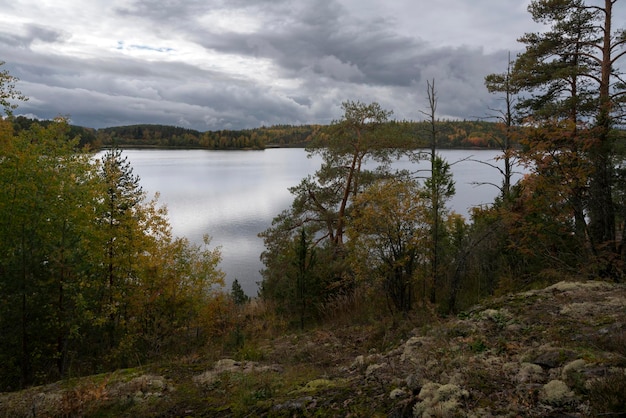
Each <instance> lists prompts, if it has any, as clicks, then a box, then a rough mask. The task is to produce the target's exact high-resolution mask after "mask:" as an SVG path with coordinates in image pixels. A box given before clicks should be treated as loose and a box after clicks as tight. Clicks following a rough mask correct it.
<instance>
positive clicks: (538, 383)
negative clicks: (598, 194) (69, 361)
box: [0, 281, 626, 417]
mask: <svg viewBox="0 0 626 418" xmlns="http://www.w3.org/2000/svg"><path fill="white" fill-rule="evenodd" d="M416 322H418V321H414V322H413V324H412V325H416ZM407 325H411V322H410V321H405V322H404V323H403V324H401V325H398V324H396V325H395V326H396V327H399V328H402V327H405V329H406V331H405V332H396V333H388V332H387V331H386V330H385V329H383V328H382V327H377V326H375V325H374V326H372V325H369V326H364V325H359V326H357V325H355V326H349V325H347V324H344V325H337V324H335V325H334V326H332V327H331V326H325V327H321V328H316V329H315V330H312V331H308V332H301V333H293V334H290V335H284V336H281V337H279V338H273V339H271V340H267V341H265V342H264V343H259V344H256V345H248V346H244V347H243V349H242V350H240V351H239V352H238V354H237V356H236V358H222V359H219V360H217V361H212V360H211V361H208V360H203V359H202V358H201V357H190V358H185V359H179V360H177V361H176V362H172V363H171V364H158V365H152V366H147V367H143V368H138V369H131V370H120V371H117V372H115V373H110V374H104V375H99V376H91V377H87V378H82V379H76V380H71V381H64V382H59V383H56V384H52V385H48V386H43V387H36V388H31V389H28V390H25V391H22V392H17V393H7V394H0V417H56V416H66V417H74V416H76V417H78V416H94V417H95V416H98V417H109V416H111V417H131V416H133V417H140V416H155V417H156V416H162V417H174V416H181V417H182V416H189V417H201V416H203V417H213V416H215V417H217V416H237V417H238V416H241V417H244V416H250V417H253V416H276V417H283V416H284V417H307V416H353V417H360V416H364V417H371V416H381V417H382V416H385V417H455V416H459V417H550V416H553V417H587V416H626V286H624V285H616V284H611V283H606V282H596V281H588V282H560V283H557V284H555V285H552V286H550V287H547V288H545V289H541V290H534V291H529V292H525V293H520V294H516V295H512V296H507V297H503V298H499V299H494V300H491V301H489V302H488V303H485V304H484V305H483V306H476V307H474V308H473V309H472V310H470V311H468V312H465V313H463V314H462V315H459V316H457V317H453V318H447V319H440V320H438V321H437V322H432V321H428V322H424V323H423V324H421V325H419V326H413V327H409V326H407Z"/></svg>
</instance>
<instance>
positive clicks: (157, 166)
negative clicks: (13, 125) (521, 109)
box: [123, 148, 502, 296]
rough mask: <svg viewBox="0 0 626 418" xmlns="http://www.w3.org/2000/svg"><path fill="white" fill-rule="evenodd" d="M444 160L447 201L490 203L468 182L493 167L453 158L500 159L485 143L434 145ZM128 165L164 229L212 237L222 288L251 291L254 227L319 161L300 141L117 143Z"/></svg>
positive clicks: (255, 268)
mask: <svg viewBox="0 0 626 418" xmlns="http://www.w3.org/2000/svg"><path fill="white" fill-rule="evenodd" d="M440 154H441V155H442V157H444V158H445V159H446V160H447V161H448V162H449V163H451V164H453V165H452V172H453V174H454V180H455V182H456V195H455V196H454V198H453V199H452V200H451V201H450V203H449V206H450V207H451V208H452V209H454V210H455V211H456V212H458V213H461V214H463V215H467V214H468V213H469V210H470V208H471V207H473V206H477V205H482V204H488V203H491V202H492V201H493V199H494V197H495V196H496V195H497V194H498V189H497V188H496V187H493V186H489V185H482V186H477V185H476V184H475V183H481V182H482V183H484V182H492V183H496V184H500V183H501V181H502V178H501V175H500V173H499V171H497V170H496V169H494V168H490V167H488V166H487V165H485V164H480V163H477V162H473V161H467V160H466V161H461V160H463V159H466V158H468V157H471V158H472V159H475V160H480V161H488V162H490V163H491V164H497V165H501V162H496V161H495V157H496V156H498V155H499V154H500V153H499V152H498V151H491V150H471V151H468V150H442V151H440ZM123 155H124V156H126V157H128V161H129V162H130V163H131V166H132V168H133V172H134V173H135V174H137V175H138V176H139V177H140V184H141V186H142V187H143V189H144V191H145V192H147V194H148V197H149V198H151V197H152V196H153V195H154V193H156V192H159V193H160V197H159V202H160V203H161V204H164V205H166V206H167V208H168V212H169V220H170V224H171V226H172V232H173V233H174V234H175V235H177V236H185V237H187V238H188V239H189V240H190V241H192V242H196V243H201V242H202V237H203V235H204V234H209V235H210V236H211V237H212V241H211V247H215V246H220V247H221V252H222V263H221V264H220V267H221V269H222V270H223V271H224V272H225V273H226V283H227V289H230V285H231V283H232V282H233V280H234V279H238V280H239V282H240V283H241V285H242V287H243V289H244V291H245V292H246V293H247V294H248V295H251V296H256V294H257V289H258V285H257V283H258V282H259V281H260V280H261V275H260V273H259V270H261V269H262V268H263V264H262V263H261V262H260V260H259V256H260V254H261V252H262V251H263V249H264V247H263V241H262V240H261V239H260V238H258V236H257V234H258V233H259V232H261V231H264V230H265V229H267V228H268V227H269V226H270V225H271V223H272V219H273V218H274V216H276V215H278V214H279V213H280V212H281V211H283V210H284V209H287V208H289V206H290V204H291V202H292V196H291V194H290V193H289V191H288V188H289V187H291V186H295V185H297V184H298V183H299V182H300V180H301V179H302V178H304V177H306V176H307V175H308V174H313V173H314V172H315V170H317V169H318V168H319V166H320V162H321V159H320V158H318V157H315V158H311V159H309V158H307V155H306V152H305V151H304V150H303V149H300V148H278V149H266V150H264V151H207V150H152V149H150V150H146V149H141V150H135V149H128V150H124V152H123ZM396 166H398V167H401V168H409V167H411V169H418V168H422V169H426V168H428V167H429V163H428V162H426V161H424V162H420V163H419V164H417V165H416V164H413V163H410V162H408V161H400V162H398V163H397V164H396Z"/></svg>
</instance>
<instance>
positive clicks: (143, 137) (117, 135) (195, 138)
mask: <svg viewBox="0 0 626 418" xmlns="http://www.w3.org/2000/svg"><path fill="white" fill-rule="evenodd" d="M399 125H401V126H402V127H403V129H405V130H406V132H408V133H409V134H411V135H414V136H415V138H417V142H416V146H419V147H427V146H429V144H430V142H429V141H430V133H429V131H428V130H429V126H428V124H427V123H426V122H407V123H401V124H399ZM323 129H324V126H321V125H277V126H270V127H260V128H254V129H243V130H218V131H206V132H200V131H196V130H192V129H186V128H181V127H174V126H165V125H147V124H143V125H130V126H116V127H109V128H104V129H99V130H98V132H97V145H98V146H111V145H117V146H119V147H170V148H203V149H220V150H222V149H263V148H266V147H306V146H307V145H309V144H310V143H311V141H312V140H313V139H314V138H315V136H316V135H317V134H318V133H319V132H320V131H322V130H323ZM499 129H500V128H499V125H498V124H496V123H492V122H484V121H440V122H438V135H439V138H438V141H439V147H442V148H468V147H478V148H498V144H497V141H496V139H495V138H498V137H499V135H501V132H499Z"/></svg>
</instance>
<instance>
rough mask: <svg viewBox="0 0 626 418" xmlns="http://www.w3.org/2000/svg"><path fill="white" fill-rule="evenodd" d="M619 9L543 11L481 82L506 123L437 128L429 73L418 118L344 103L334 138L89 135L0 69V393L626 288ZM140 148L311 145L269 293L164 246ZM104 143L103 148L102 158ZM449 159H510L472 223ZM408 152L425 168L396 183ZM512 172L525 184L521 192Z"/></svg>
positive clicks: (284, 218) (274, 233)
mask: <svg viewBox="0 0 626 418" xmlns="http://www.w3.org/2000/svg"><path fill="white" fill-rule="evenodd" d="M613 4H614V2H611V1H607V2H606V7H604V8H600V7H587V6H585V2H583V1H576V0H568V1H548V0H541V1H533V2H531V6H530V7H529V11H530V12H531V15H532V17H533V19H535V20H537V21H543V22H550V23H551V24H552V26H551V30H550V31H548V32H545V33H532V34H525V35H523V36H522V37H521V38H520V42H521V43H522V44H523V46H524V52H522V53H521V54H519V55H518V56H517V57H516V58H515V59H513V60H512V61H511V62H510V65H509V66H508V68H503V69H502V72H501V73H497V74H486V75H485V88H486V89H488V90H489V92H491V93H493V94H494V95H497V96H498V97H499V98H501V99H502V103H503V106H502V108H501V109H498V110H493V112H494V115H493V116H494V120H495V121H494V122H484V121H474V122H468V121H441V120H439V118H438V115H437V111H436V109H437V100H438V92H437V84H436V81H437V80H429V81H428V82H427V83H426V85H425V86H424V92H425V97H426V98H427V102H426V105H425V106H424V109H423V111H422V113H423V115H424V116H425V120H424V121H422V122H419V123H418V122H405V121H395V120H393V112H392V111H391V110H387V109H383V108H382V107H381V106H380V105H379V104H378V103H376V102H373V103H363V102H361V101H358V100H357V101H352V100H347V101H345V102H344V103H343V104H342V109H343V115H342V116H341V118H340V119H338V120H337V121H335V122H333V123H332V124H330V125H328V126H316V125H315V126H314V125H310V126H275V127H269V128H268V127H262V128H258V129H251V130H244V131H218V132H205V133H200V132H197V131H192V130H188V129H183V128H176V127H166V126H159V125H135V126H128V127H117V128H106V129H101V130H97V131H95V132H89V133H88V134H86V136H84V135H83V134H84V133H85V132H84V131H82V132H79V131H77V130H76V129H77V128H74V127H71V126H69V124H68V123H67V121H66V120H64V119H58V120H55V121H50V122H46V123H40V122H36V121H35V122H34V121H27V120H25V119H23V118H20V117H14V115H13V113H14V111H15V109H16V104H14V102H15V101H20V100H27V98H25V97H23V96H22V94H21V93H20V92H19V90H18V89H17V88H16V83H17V82H18V80H17V78H15V77H14V76H12V75H11V74H9V73H8V72H6V71H4V72H2V73H0V81H1V83H0V91H1V92H2V94H1V95H0V98H1V101H0V104H1V105H2V107H3V110H4V113H5V117H4V118H3V120H2V121H0V182H1V183H2V184H1V185H0V329H1V330H2V335H3V338H2V339H0V362H1V363H2V364H3V370H2V372H0V391H11V390H18V389H21V388H25V387H29V386H32V385H36V384H42V383H46V382H51V381H54V380H56V379H60V378H65V377H72V376H79V375H85V374H93V373H99V372H103V371H109V370H115V369H117V368H123V367H129V366H132V365H137V364H144V363H146V362H151V361H157V360H159V359H164V358H171V357H175V356H188V355H191V353H197V352H199V351H201V350H203V349H204V350H207V349H209V348H210V349H211V350H218V351H219V352H221V353H229V352H233V351H237V352H240V353H241V352H242V351H241V350H244V351H245V350H247V351H245V352H246V353H247V354H246V355H250V356H254V348H253V347H251V346H250V341H252V340H253V338H254V336H255V335H259V334H260V333H262V332H263V330H267V329H270V328H271V329H276V328H279V329H281V330H285V329H301V330H305V329H311V328H314V327H316V326H319V325H320V324H323V323H324V322H325V321H328V320H329V317H331V316H333V315H335V316H336V315H342V316H347V317H348V318H350V321H352V322H359V321H367V320H370V321H376V320H380V318H381V317H386V318H391V321H392V324H394V326H397V324H398V323H400V322H401V321H403V320H410V319H411V318H415V317H416V316H425V315H427V313H428V314H429V315H430V314H433V315H434V316H435V317H439V318H443V317H446V316H449V315H459V314H461V313H462V312H464V310H466V309H469V308H470V307H471V306H473V305H475V304H477V303H479V302H481V301H482V300H484V299H485V298H487V297H490V296H494V295H506V294H509V293H512V292H516V291H521V290H529V289H534V288H537V287H540V286H547V285H550V284H553V283H556V282H557V281H560V280H562V279H563V278H564V277H567V278H579V279H591V278H593V279H600V280H605V281H608V282H612V283H623V282H624V278H625V273H626V264H625V262H626V245H625V244H626V222H625V221H626V145H625V144H626V136H625V131H624V130H623V127H624V118H623V117H624V114H625V113H624V105H625V104H626V84H625V83H624V81H623V78H622V73H621V72H620V71H619V66H618V64H619V62H620V60H622V59H623V57H624V55H626V51H625V50H624V46H625V45H626V32H624V30H623V29H619V30H615V29H613V28H612V27H611V26H610V22H611V10H612V9H611V6H612V5H613ZM138 145H141V146H175V147H201V148H206V149H231V148H233V149H241V148H251V149H257V148H264V147H269V146H304V147H306V150H307V152H308V153H310V154H312V155H319V156H321V158H322V160H323V164H322V165H321V166H320V168H319V169H318V171H316V172H315V174H314V175H311V176H309V177H307V178H304V179H302V181H301V182H300V183H299V184H297V185H294V186H293V187H292V188H291V189H290V191H291V193H292V195H293V202H292V205H291V207H289V208H288V209H286V210H285V211H284V212H282V213H280V214H277V216H276V217H275V218H274V221H273V223H272V226H271V227H270V228H269V229H267V230H266V231H264V232H262V233H261V234H260V237H261V238H262V239H263V240H264V243H265V251H264V252H263V254H262V256H261V258H262V261H263V263H264V266H265V268H264V270H263V271H262V277H263V279H262V282H261V283H260V290H259V294H258V296H257V297H255V298H252V300H251V299H250V298H249V297H248V296H246V295H244V294H243V293H242V291H241V288H240V287H239V286H238V284H237V282H235V283H234V285H233V288H232V289H230V291H229V290H228V289H224V285H223V273H222V272H221V271H219V269H218V268H217V264H218V262H219V259H220V253H219V249H212V248H211V246H210V237H206V239H205V245H203V246H197V245H193V244H191V243H190V242H189V241H188V240H187V239H185V238H180V237H174V236H172V233H171V229H170V226H169V224H168V220H167V211H166V208H163V207H161V206H159V204H158V200H157V198H156V197H155V198H154V199H148V197H147V196H146V195H145V193H144V192H143V191H142V189H141V185H140V180H139V179H138V178H137V176H135V175H134V174H133V172H132V167H130V165H129V163H128V162H127V161H126V160H125V158H124V157H123V154H122V152H121V151H120V148H119V147H124V146H138ZM90 146H91V147H92V149H91V150H90ZM102 146H104V147H111V148H110V149H109V150H108V151H107V152H106V154H105V155H104V157H102V159H101V160H99V161H96V162H94V161H93V159H92V156H93V149H98V148H99V147H102ZM445 147H490V148H494V149H498V150H500V151H501V159H502V162H503V168H501V169H499V173H500V178H499V179H498V180H497V181H495V184H496V185H497V186H498V187H499V195H498V197H497V198H496V200H495V201H494V202H493V203H492V204H491V205H489V206H486V207H481V208H476V209H474V211H473V213H472V214H471V216H470V219H465V218H464V217H462V216H461V215H459V214H457V213H455V212H454V211H452V210H451V209H450V208H449V206H448V203H449V201H450V198H451V197H452V196H453V195H454V193H455V181H454V178H453V177H452V175H451V172H450V164H451V162H449V161H446V160H445V159H443V158H442V157H441V156H440V154H439V153H438V150H439V149H441V148H445ZM400 156H402V157H406V156H408V157H409V158H412V159H415V160H426V161H428V162H429V163H430V168H429V170H428V172H427V173H426V175H425V174H424V173H414V172H408V171H400V172H398V171H393V170H392V169H391V165H390V162H391V161H393V160H394V159H396V158H399V157H400ZM367 161H369V162H371V161H374V162H376V163H377V164H378V165H377V168H376V169H374V170H367V169H365V168H364V167H365V162H367ZM518 165H522V166H524V167H525V168H526V170H527V174H526V175H525V176H524V178H523V179H522V180H520V181H519V182H513V181H512V173H513V171H514V168H515V167H516V166H518ZM244 309H247V310H246V311H244ZM255 309H256V311H255ZM242 312H247V313H246V314H245V315H244V314H242ZM251 312H252V313H251ZM254 312H257V313H256V314H255V313H254ZM259 312H261V313H259ZM255 315H257V322H255V321H254V320H252V319H251V318H253V317H255ZM258 317H261V318H262V319H261V320H259V319H258ZM180 341H185V344H180ZM207 347H209V348H207ZM217 347H219V348H217Z"/></svg>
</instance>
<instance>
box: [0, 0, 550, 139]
mask: <svg viewBox="0 0 626 418" xmlns="http://www.w3.org/2000/svg"><path fill="white" fill-rule="evenodd" d="M528 3H529V1H528V0H435V1H433V0H428V1H427V0H179V1H175V0H89V1H84V0H80V1H79V0H0V8H1V10H2V13H1V14H0V51H1V52H0V60H2V61H6V64H5V65H4V66H3V68H4V69H8V70H9V71H10V73H11V74H12V75H14V76H17V77H18V78H20V82H19V83H18V89H19V90H21V91H22V93H24V94H25V95H27V96H28V97H30V100H29V101H28V102H26V103H23V104H21V105H20V107H19V109H18V111H17V112H16V114H24V115H28V116H31V117H38V118H42V119H43V118H52V117H55V116H58V115H66V116H69V117H70V119H71V121H72V123H74V124H78V125H83V126H89V127H93V128H102V127H107V126H118V125H129V124H137V123H158V124H166V125H176V126H182V127H188V128H193V129H197V130H200V131H206V130H217V129H239V128H254V127H259V126H262V125H266V126H268V125H275V124H305V123H322V124H327V123H330V122H331V121H332V120H333V119H337V118H339V117H340V116H341V113H342V112H341V102H342V101H345V100H360V101H363V102H367V103H369V102H373V101H376V102H378V103H380V104H381V106H382V107H383V108H385V109H388V110H392V111H393V112H394V117H395V118H397V119H411V120H418V119H421V114H420V110H423V111H425V110H427V100H426V94H425V91H426V81H427V80H430V79H433V78H434V79H435V83H436V89H437V93H438V98H439V106H438V109H437V113H438V116H439V117H441V118H455V119H456V118H466V119H476V118H479V117H484V116H485V115H487V114H488V113H489V110H488V109H489V108H490V107H494V106H497V102H496V101H495V100H496V99H497V97H494V96H491V95H489V94H488V93H487V92H486V90H485V88H484V86H483V79H484V77H485V75H487V74H489V73H493V72H503V71H505V70H506V65H507V56H508V53H509V51H511V53H512V54H513V55H514V54H515V53H517V52H519V50H520V48H521V46H520V44H518V43H517V41H516V39H517V38H518V37H519V36H521V35H522V34H524V33H525V32H533V31H537V30H539V29H540V27H539V26H537V25H535V24H534V23H533V22H532V20H531V17H530V15H529V14H528V12H527V10H526V7H527V5H528Z"/></svg>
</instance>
